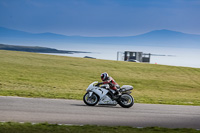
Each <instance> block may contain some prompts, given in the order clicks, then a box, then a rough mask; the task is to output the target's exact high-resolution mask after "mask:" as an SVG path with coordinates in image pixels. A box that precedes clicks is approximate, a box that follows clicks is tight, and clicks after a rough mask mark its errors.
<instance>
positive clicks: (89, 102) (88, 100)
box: [83, 93, 99, 106]
mask: <svg viewBox="0 0 200 133" xmlns="http://www.w3.org/2000/svg"><path fill="white" fill-rule="evenodd" d="M83 101H84V103H85V104H86V105H89V106H95V105H96V104H97V103H98V101H99V97H98V96H97V95H96V94H95V93H93V94H92V96H90V97H89V93H86V94H85V95H84V96H83Z"/></svg>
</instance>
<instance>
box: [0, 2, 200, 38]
mask: <svg viewBox="0 0 200 133" xmlns="http://www.w3.org/2000/svg"><path fill="white" fill-rule="evenodd" d="M0 27H6V28H10V29H16V30H22V31H27V32H31V33H44V32H51V33H57V34H63V35H69V36H74V35H76V36H77V35H78V36H91V37H92V36H98V37H100V36H134V35H139V34H143V33H146V32H149V31H153V30H160V29H167V30H173V31H179V32H183V33H189V34H199V35H200V0H0Z"/></svg>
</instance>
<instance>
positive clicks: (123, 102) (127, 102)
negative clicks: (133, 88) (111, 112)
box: [118, 94, 134, 108]
mask: <svg viewBox="0 0 200 133" xmlns="http://www.w3.org/2000/svg"><path fill="white" fill-rule="evenodd" d="M118 103H119V105H120V106H121V107H123V108H130V107H132V106H133V104H134V99H133V97H132V96H131V95H129V94H122V95H121V97H120V98H119V101H118Z"/></svg>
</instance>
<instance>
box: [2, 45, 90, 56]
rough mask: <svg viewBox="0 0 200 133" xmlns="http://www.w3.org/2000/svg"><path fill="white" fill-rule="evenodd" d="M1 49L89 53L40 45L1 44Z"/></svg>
mask: <svg viewBox="0 0 200 133" xmlns="http://www.w3.org/2000/svg"><path fill="white" fill-rule="evenodd" d="M0 50H11V51H24V52H35V53H61V54H74V53H88V52H82V51H65V50H57V49H53V48H46V47H38V46H35V47H34V46H16V45H6V44H0Z"/></svg>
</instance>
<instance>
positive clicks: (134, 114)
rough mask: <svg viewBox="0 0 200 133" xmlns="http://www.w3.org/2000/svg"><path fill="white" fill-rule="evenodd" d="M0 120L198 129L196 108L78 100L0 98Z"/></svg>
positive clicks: (199, 121)
mask: <svg viewBox="0 0 200 133" xmlns="http://www.w3.org/2000/svg"><path fill="white" fill-rule="evenodd" d="M0 121H14V122H32V123H38V122H48V123H57V124H78V125H85V124H90V125H106V126H132V127H152V126H159V127H167V128H194V129H200V106H180V105H160V104H134V105H133V107H132V108H129V109H126V108H121V107H120V106H94V107H89V106H86V105H85V104H84V103H83V102H82V101H78V100H62V99H42V98H21V97H6V96H1V97H0Z"/></svg>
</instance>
